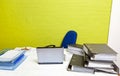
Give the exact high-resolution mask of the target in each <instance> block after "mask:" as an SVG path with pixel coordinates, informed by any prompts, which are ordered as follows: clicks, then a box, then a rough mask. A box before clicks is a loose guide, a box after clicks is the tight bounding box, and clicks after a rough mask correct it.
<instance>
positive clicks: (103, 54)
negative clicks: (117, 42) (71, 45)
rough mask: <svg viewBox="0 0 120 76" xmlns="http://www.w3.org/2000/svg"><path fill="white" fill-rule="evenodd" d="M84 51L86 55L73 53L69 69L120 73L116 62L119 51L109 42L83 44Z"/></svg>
mask: <svg viewBox="0 0 120 76" xmlns="http://www.w3.org/2000/svg"><path fill="white" fill-rule="evenodd" d="M83 51H84V53H85V54H84V55H77V54H73V56H72V58H71V60H70V63H69V64H68V68H67V70H68V71H74V72H86V73H93V74H94V73H95V72H104V73H109V74H118V73H119V68H118V66H117V65H116V64H115V63H114V61H115V60H116V56H117V53H116V52H115V51H114V50H113V49H111V48H110V47H109V46H108V45H107V44H83Z"/></svg>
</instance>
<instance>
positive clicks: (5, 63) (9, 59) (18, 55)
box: [0, 50, 26, 70]
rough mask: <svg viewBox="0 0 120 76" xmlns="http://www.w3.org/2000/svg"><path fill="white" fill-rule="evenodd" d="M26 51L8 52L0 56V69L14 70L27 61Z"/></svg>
mask: <svg viewBox="0 0 120 76" xmlns="http://www.w3.org/2000/svg"><path fill="white" fill-rule="evenodd" d="M25 58H26V56H25V51H23V50H8V51H6V52H5V53H4V54H2V55H0V69H2V70H14V69H16V68H17V67H18V66H19V65H20V64H21V63H22V62H23V61H24V60H25Z"/></svg>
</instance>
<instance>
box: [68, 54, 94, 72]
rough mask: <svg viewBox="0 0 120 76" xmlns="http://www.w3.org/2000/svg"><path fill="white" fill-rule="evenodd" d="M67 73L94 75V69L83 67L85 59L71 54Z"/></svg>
mask: <svg viewBox="0 0 120 76" xmlns="http://www.w3.org/2000/svg"><path fill="white" fill-rule="evenodd" d="M67 70H68V71H73V72H85V73H94V72H95V69H93V68H89V67H85V57H84V56H81V55H76V54H73V55H72V58H71V60H70V63H69V65H68V68H67Z"/></svg>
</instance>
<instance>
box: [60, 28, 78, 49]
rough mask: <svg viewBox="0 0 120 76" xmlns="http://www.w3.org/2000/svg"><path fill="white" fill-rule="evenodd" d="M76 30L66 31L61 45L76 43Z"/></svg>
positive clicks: (66, 45) (65, 46)
mask: <svg viewBox="0 0 120 76" xmlns="http://www.w3.org/2000/svg"><path fill="white" fill-rule="evenodd" d="M76 39H77V32H75V31H73V30H70V31H68V32H67V33H66V35H65V36H64V38H63V41H62V43H61V47H64V48H67V47H68V45H69V44H76Z"/></svg>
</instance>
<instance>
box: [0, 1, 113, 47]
mask: <svg viewBox="0 0 120 76" xmlns="http://www.w3.org/2000/svg"><path fill="white" fill-rule="evenodd" d="M110 11H111V0H92V1H90V0H0V49H3V48H12V47H17V46H34V47H36V46H45V45H48V44H55V45H58V46H59V45H60V44H61V41H62V39H63V37H64V35H65V33H66V32H67V31H68V30H75V31H76V32H77V33H78V39H77V43H81V44H82V43H86V42H87V43H93V42H94V43H107V39H108V29H109V19H110Z"/></svg>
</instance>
